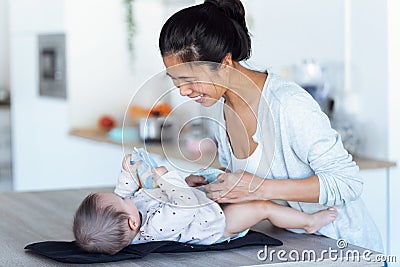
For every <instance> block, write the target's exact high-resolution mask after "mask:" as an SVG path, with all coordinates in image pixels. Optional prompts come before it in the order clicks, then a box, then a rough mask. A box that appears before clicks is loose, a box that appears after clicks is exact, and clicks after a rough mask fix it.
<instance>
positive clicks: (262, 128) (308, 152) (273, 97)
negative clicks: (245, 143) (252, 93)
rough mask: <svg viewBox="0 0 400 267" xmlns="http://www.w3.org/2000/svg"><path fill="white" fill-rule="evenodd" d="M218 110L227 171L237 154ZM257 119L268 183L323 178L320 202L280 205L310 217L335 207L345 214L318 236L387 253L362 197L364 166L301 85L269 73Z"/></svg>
mask: <svg viewBox="0 0 400 267" xmlns="http://www.w3.org/2000/svg"><path fill="white" fill-rule="evenodd" d="M222 101H223V100H222ZM222 101H221V102H220V103H222ZM215 106H217V114H218V117H217V120H218V121H219V125H222V126H223V127H218V129H215V131H214V132H215V133H216V140H217V142H218V153H219V160H220V163H221V165H222V166H223V167H227V168H230V166H231V164H232V154H231V148H230V144H229V141H228V138H227V134H226V130H225V125H226V124H225V121H224V116H223V109H222V108H223V107H222V106H223V105H215ZM257 118H258V122H257V130H256V133H255V134H254V136H253V140H254V141H255V142H256V143H258V145H261V147H262V150H263V153H262V156H261V159H260V162H259V168H258V169H257V171H256V173H255V174H256V175H258V176H260V177H264V178H267V179H301V178H306V177H310V176H313V175H317V176H318V178H319V184H320V196H319V203H305V202H293V201H277V202H278V203H280V204H283V205H288V206H291V207H293V208H295V209H297V210H300V211H303V212H306V213H314V212H317V211H319V210H322V209H326V208H327V207H330V206H334V207H335V208H336V209H337V210H338V213H339V215H338V217H337V219H336V220H335V221H333V222H332V223H330V224H328V225H326V226H325V227H323V228H321V229H320V231H319V232H318V233H317V234H322V235H325V236H328V237H331V238H335V239H344V240H346V241H347V242H348V243H351V244H355V245H358V246H361V247H365V248H368V249H373V250H376V251H383V246H382V241H381V237H380V234H379V231H378V229H377V227H376V225H375V223H374V222H373V221H372V219H371V217H370V216H369V214H368V212H367V210H366V207H365V206H364V203H363V201H362V199H361V198H360V195H361V192H362V188H363V179H362V178H361V177H360V174H359V168H358V166H357V164H356V163H355V162H354V161H353V159H352V156H351V155H350V154H349V153H348V152H347V151H346V150H345V149H344V147H343V144H342V141H341V138H340V135H339V134H338V133H337V132H336V131H335V130H334V129H332V128H331V125H330V122H329V119H328V117H327V116H326V115H325V113H323V112H322V111H321V109H320V107H319V105H318V104H317V103H316V102H315V101H314V99H313V98H312V97H311V96H310V95H309V94H308V93H307V92H306V91H305V90H304V89H302V88H301V87H300V86H298V85H296V84H295V83H293V82H290V81H287V80H285V79H283V78H282V77H279V76H278V75H275V74H268V77H267V80H266V82H265V85H264V88H263V91H262V97H261V100H260V103H259V107H258V114H257ZM215 125H216V124H215ZM289 230H292V231H294V232H301V233H304V231H302V230H293V229H289Z"/></svg>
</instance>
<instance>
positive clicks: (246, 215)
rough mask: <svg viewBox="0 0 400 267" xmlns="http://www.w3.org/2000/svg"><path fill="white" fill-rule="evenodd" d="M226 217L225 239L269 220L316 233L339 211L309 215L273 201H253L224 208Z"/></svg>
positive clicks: (278, 225)
mask: <svg viewBox="0 0 400 267" xmlns="http://www.w3.org/2000/svg"><path fill="white" fill-rule="evenodd" d="M223 210H224V213H225V217H226V227H225V233H224V237H230V236H234V235H236V234H238V233H240V232H242V231H244V230H246V229H248V228H250V227H252V226H254V225H255V224H257V223H258V222H260V221H262V220H269V221H270V222H271V223H272V224H273V225H275V226H277V227H280V228H299V229H300V228H301V229H304V230H305V231H307V232H308V233H315V232H316V231H318V230H319V229H321V227H322V226H325V225H327V224H328V223H330V222H332V221H333V220H335V219H336V216H337V211H336V209H334V208H329V209H326V210H322V211H319V212H316V213H314V214H307V213H304V212H301V211H298V210H296V209H293V208H291V207H286V206H282V205H278V204H276V203H274V202H272V201H252V202H246V203H238V204H230V205H227V206H225V207H224V208H223Z"/></svg>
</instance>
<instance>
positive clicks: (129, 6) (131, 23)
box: [123, 0, 136, 59]
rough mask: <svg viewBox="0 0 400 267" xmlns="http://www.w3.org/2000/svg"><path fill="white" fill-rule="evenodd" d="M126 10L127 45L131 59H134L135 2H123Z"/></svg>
mask: <svg viewBox="0 0 400 267" xmlns="http://www.w3.org/2000/svg"><path fill="white" fill-rule="evenodd" d="M123 1H124V4H125V8H126V15H125V22H126V30H127V45H128V50H129V54H130V57H131V59H133V57H134V53H133V52H134V42H133V36H134V35H135V31H136V28H135V20H134V18H133V0H123Z"/></svg>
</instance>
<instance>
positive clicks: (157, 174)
mask: <svg viewBox="0 0 400 267" xmlns="http://www.w3.org/2000/svg"><path fill="white" fill-rule="evenodd" d="M167 172H168V170H167V168H165V167H164V166H160V167H157V168H154V170H153V180H154V181H157V180H158V179H159V178H160V177H161V176H163V175H164V174H166V173H167Z"/></svg>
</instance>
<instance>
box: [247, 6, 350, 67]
mask: <svg viewBox="0 0 400 267" xmlns="http://www.w3.org/2000/svg"><path fill="white" fill-rule="evenodd" d="M243 3H244V5H245V7H246V10H247V20H248V23H249V31H250V32H251V34H252V41H253V44H252V46H253V57H252V59H251V60H249V63H251V64H252V65H254V66H255V67H257V68H259V69H265V68H271V69H272V71H274V72H278V73H279V72H280V71H281V70H282V69H283V68H286V67H288V66H290V65H293V64H294V63H297V62H300V61H301V60H303V59H304V58H314V59H315V60H317V61H318V62H322V63H331V62H334V63H343V59H344V34H343V29H344V1H343V0H339V1H338V0H330V1H318V0H280V1H275V0H264V1H250V0H245V1H243Z"/></svg>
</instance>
